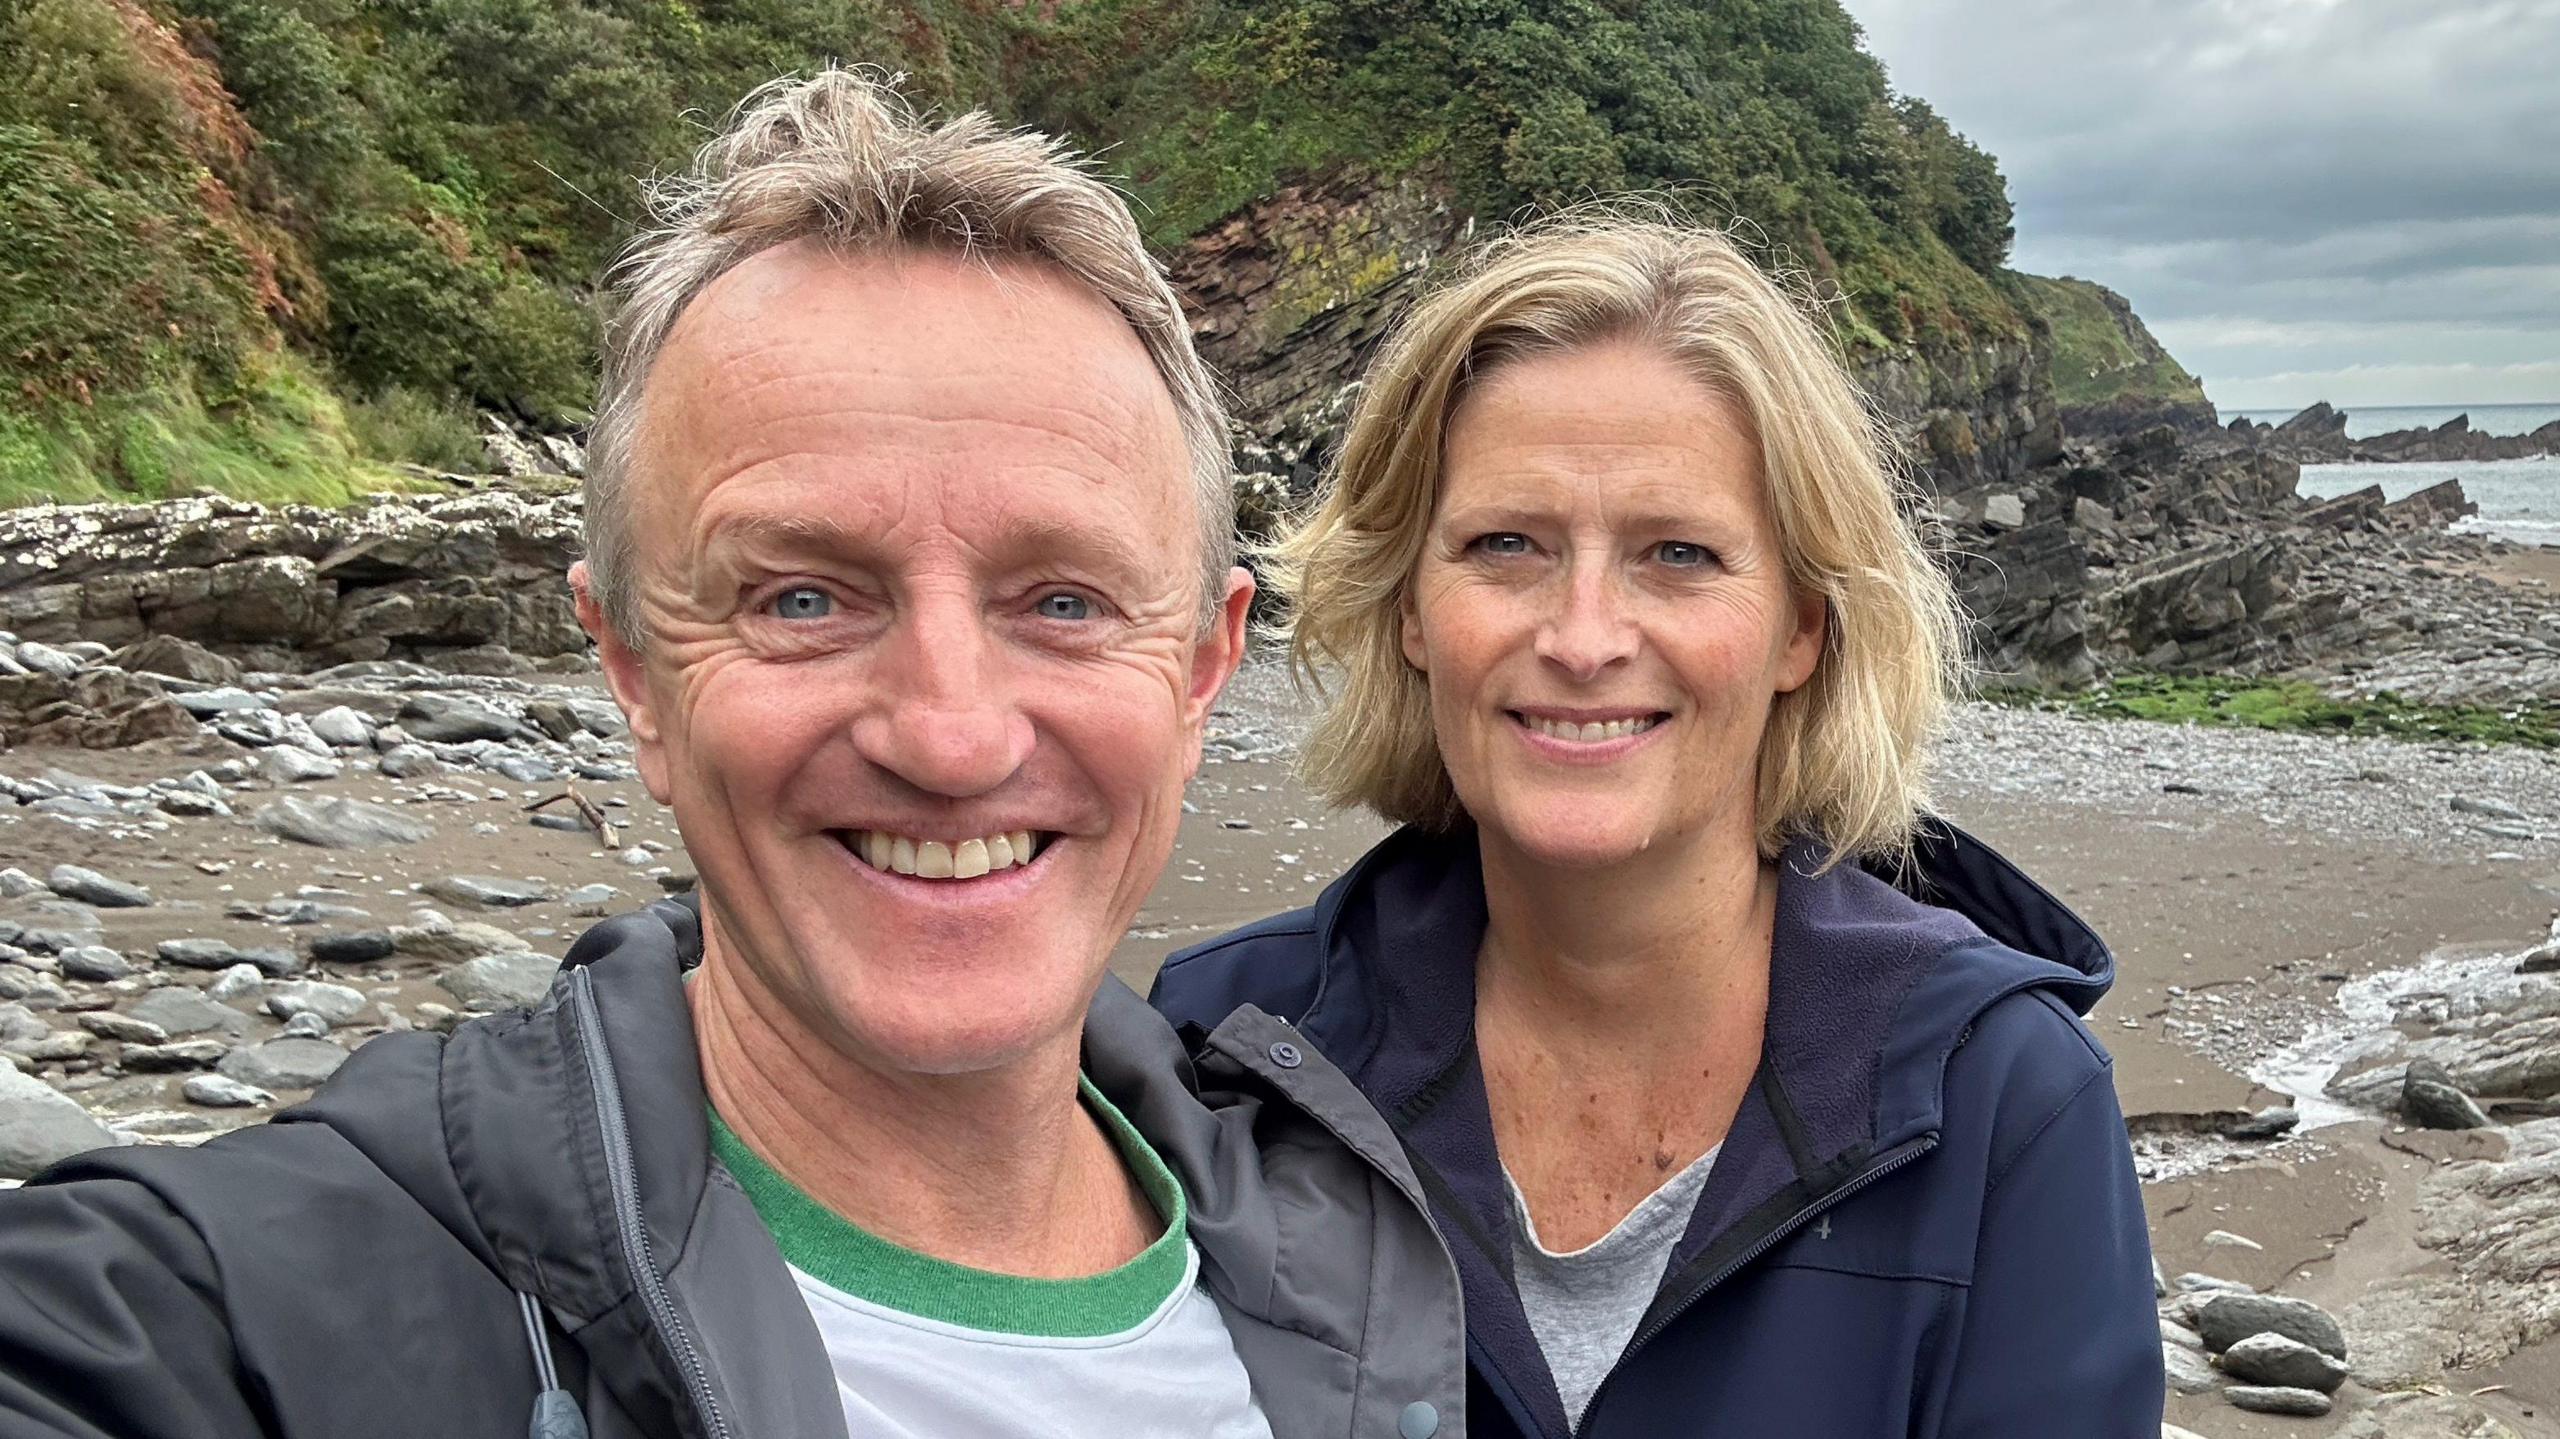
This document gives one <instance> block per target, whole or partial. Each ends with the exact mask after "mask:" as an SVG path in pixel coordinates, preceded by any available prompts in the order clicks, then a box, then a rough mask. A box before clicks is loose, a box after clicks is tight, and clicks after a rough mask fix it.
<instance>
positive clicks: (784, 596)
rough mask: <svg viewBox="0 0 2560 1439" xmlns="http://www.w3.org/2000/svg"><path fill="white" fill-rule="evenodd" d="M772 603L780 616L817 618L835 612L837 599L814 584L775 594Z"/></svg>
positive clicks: (775, 612)
mask: <svg viewBox="0 0 2560 1439" xmlns="http://www.w3.org/2000/svg"><path fill="white" fill-rule="evenodd" d="M771 605H772V607H773V613H774V614H775V616H776V617H778V618H781V619H786V620H816V619H824V618H826V617H827V616H828V615H830V614H833V613H835V608H836V601H835V597H834V596H833V595H830V594H828V593H827V592H826V591H825V590H822V589H819V588H817V587H816V586H814V585H799V586H795V587H794V588H791V589H787V590H784V591H783V592H782V593H780V594H778V595H775V596H774V597H773V599H772V601H771Z"/></svg>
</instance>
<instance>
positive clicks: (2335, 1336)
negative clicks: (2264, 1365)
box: [2196, 1294, 2347, 1359]
mask: <svg viewBox="0 0 2560 1439" xmlns="http://www.w3.org/2000/svg"><path fill="white" fill-rule="evenodd" d="M2196 1332H2197V1333H2199V1334H2202V1335H2203V1336H2204V1343H2205V1347H2206V1348H2208V1349H2210V1350H2212V1351H2214V1352H2215V1353H2217V1354H2219V1353H2221V1352H2222V1351H2223V1350H2226V1349H2229V1348H2230V1347H2231V1346H2232V1345H2234V1344H2237V1343H2239V1342H2240V1341H2241V1340H2243V1339H2246V1338H2248V1337H2249V1336H2250V1335H2252V1334H2281V1335H2283V1336H2284V1337H2286V1338H2287V1339H2292V1340H2295V1341H2298V1342H2300V1343H2303V1344H2308V1345H2310V1346H2311V1347H2312V1348H2314V1349H2317V1350H2319V1351H2320V1352H2322V1353H2324V1354H2329V1355H2334V1356H2336V1357H2337V1358H2340V1359H2344V1358H2346V1357H2347V1337H2346V1335H2345V1333H2344V1332H2343V1331H2341V1330H2340V1329H2339V1328H2338V1321H2337V1320H2336V1319H2335V1318H2334V1317H2332V1316H2331V1315H2330V1313H2329V1311H2328V1310H2326V1309H2323V1308H2321V1307H2320V1306H2319V1305H2317V1304H2314V1303H2312V1302H2311V1301H2309V1300H2307V1299H2294V1298H2290V1297H2288V1296H2285V1295H2281V1294H2216V1295H2214V1296H2212V1297H2211V1298H2209V1299H2207V1300H2205V1302H2204V1304H2203V1306H2202V1307H2200V1308H2198V1309H2197V1310H2196Z"/></svg>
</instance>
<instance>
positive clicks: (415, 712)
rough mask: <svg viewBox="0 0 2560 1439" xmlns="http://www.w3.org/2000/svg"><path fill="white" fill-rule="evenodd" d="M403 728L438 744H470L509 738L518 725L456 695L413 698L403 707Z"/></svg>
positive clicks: (401, 715)
mask: <svg viewBox="0 0 2560 1439" xmlns="http://www.w3.org/2000/svg"><path fill="white" fill-rule="evenodd" d="M400 727H401V728H402V729H404V730H407V731H408V732H409V733H410V735H412V736H413V737H415V738H418V739H422V740H428V741H432V742H434V743H438V744H467V743H469V742H470V741H472V740H477V739H508V738H511V737H512V736H513V735H514V734H515V732H516V726H515V722H514V721H512V720H509V719H506V718H504V717H503V716H500V715H497V714H493V713H491V712H490V711H489V710H487V709H485V708H483V707H481V706H479V705H476V704H473V703H472V702H471V701H469V700H467V699H462V698H459V697H456V696H453V695H440V694H420V695H411V696H410V697H409V702H408V703H407V704H405V705H403V706H401V707H400Z"/></svg>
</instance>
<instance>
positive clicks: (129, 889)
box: [45, 864, 151, 909]
mask: <svg viewBox="0 0 2560 1439" xmlns="http://www.w3.org/2000/svg"><path fill="white" fill-rule="evenodd" d="M45 885H46V887H47V888H49V889H51V890H52V891H53V892H54V893H55V894H58V895H61V896H62V897H63V898H65V899H76V900H78V901H80V902H81V903H82V904H94V905H96V906H97V907H99V908H100V909H143V908H147V907H148V906H149V905H150V903H151V891H149V890H147V889H144V888H143V887H142V886H141V885H138V884H127V883H125V882H124V881H123V880H120V879H110V878H109V877H107V876H106V875H103V874H100V873H98V872H97V871H96V870H94V869H85V868H83V867H81V866H79V865H76V864H57V865H55V866H54V867H53V870H52V872H51V873H50V874H47V875H46V876H45Z"/></svg>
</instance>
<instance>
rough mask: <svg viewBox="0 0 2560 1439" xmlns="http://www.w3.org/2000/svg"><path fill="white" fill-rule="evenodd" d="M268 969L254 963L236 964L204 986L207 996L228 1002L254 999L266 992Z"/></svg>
mask: <svg viewBox="0 0 2560 1439" xmlns="http://www.w3.org/2000/svg"><path fill="white" fill-rule="evenodd" d="M266 989H267V975H266V971H264V970H262V969H260V968H258V967H257V966H256V965H254V964H235V965H233V966H231V967H230V968H229V969H226V970H224V971H223V972H222V973H220V974H217V975H215V976H214V977H213V983H211V984H208V985H206V986H205V987H204V992H205V997H206V998H208V999H218V1000H221V1001H222V1002H223V1003H225V1004H228V1003H230V1002H231V1001H233V1000H235V999H254V998H256V997H258V996H259V995H262V994H264V993H266Z"/></svg>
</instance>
